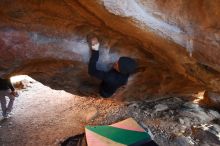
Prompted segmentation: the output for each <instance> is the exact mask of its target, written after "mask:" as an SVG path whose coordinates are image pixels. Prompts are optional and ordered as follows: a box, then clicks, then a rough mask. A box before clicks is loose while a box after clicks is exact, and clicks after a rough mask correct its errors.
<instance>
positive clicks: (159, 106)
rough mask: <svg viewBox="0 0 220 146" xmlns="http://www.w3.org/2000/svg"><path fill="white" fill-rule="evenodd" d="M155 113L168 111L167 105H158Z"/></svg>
mask: <svg viewBox="0 0 220 146" xmlns="http://www.w3.org/2000/svg"><path fill="white" fill-rule="evenodd" d="M154 108H155V112H161V111H165V110H167V109H168V106H167V105H166V104H158V105H156V106H155V107H154Z"/></svg>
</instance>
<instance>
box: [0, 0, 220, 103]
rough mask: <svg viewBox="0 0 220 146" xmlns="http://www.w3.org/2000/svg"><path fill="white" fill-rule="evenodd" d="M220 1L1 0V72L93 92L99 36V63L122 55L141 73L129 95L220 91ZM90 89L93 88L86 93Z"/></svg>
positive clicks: (133, 79)
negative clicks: (92, 43)
mask: <svg viewBox="0 0 220 146" xmlns="http://www.w3.org/2000/svg"><path fill="white" fill-rule="evenodd" d="M219 8H220V3H219V1H218V0H212V1H207V0H195V1H193V2H192V1H189V0H175V1H174V0H170V1H167V0H161V1H156V0H136V1H118V0H96V1H88V0H74V1H70V0H64V1H59V0H48V1H42V0H41V1H38V0H34V1H25V0H15V1H1V2H0V51H1V53H0V58H1V59H0V75H1V76H3V77H6V76H11V75H16V74H27V75H29V76H31V77H33V78H35V79H36V80H38V81H40V82H42V83H44V84H46V85H49V86H50V87H52V88H55V89H64V90H66V91H68V92H71V93H73V94H83V95H84V94H86V95H91V94H93V93H96V92H97V90H98V84H99V81H97V80H96V79H94V78H92V77H90V76H89V75H88V74H87V64H88V60H89V57H90V50H89V47H88V45H87V41H86V36H87V35H88V34H91V33H95V34H97V35H98V37H99V39H100V41H101V56H100V59H99V63H98V68H100V69H103V70H108V69H109V68H110V67H111V64H112V63H113V62H115V61H117V59H118V58H119V57H120V56H130V57H133V58H135V59H137V61H138V63H139V68H138V71H137V73H136V74H135V75H133V76H132V77H131V78H130V81H129V83H128V85H127V86H126V88H125V89H124V90H123V91H120V93H118V95H120V96H123V97H124V98H125V99H127V100H133V99H135V100H136V99H143V98H149V97H155V96H164V97H165V96H182V95H187V94H191V93H196V92H198V91H201V90H208V91H214V92H220V76H219V72H220V61H219V59H218V58H219V56H220V32H219V27H220V23H219V16H220V9H219ZM85 92H88V93H85Z"/></svg>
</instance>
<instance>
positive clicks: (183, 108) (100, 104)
mask: <svg viewBox="0 0 220 146" xmlns="http://www.w3.org/2000/svg"><path fill="white" fill-rule="evenodd" d="M13 112H14V114H13V116H12V117H11V118H9V119H2V120H1V122H0V146H56V145H59V142H60V141H62V140H64V139H65V138H67V137H69V136H73V135H76V134H79V133H82V132H84V127H85V125H105V124H112V123H114V122H117V121H120V120H123V119H126V118H128V117H133V118H134V119H135V120H136V121H138V122H139V123H140V124H141V125H142V126H143V127H145V129H146V130H147V129H148V130H150V133H152V134H153V135H154V139H155V141H156V142H157V143H158V144H159V145H160V146H188V145H189V146H193V145H199V146H200V145H202V146H217V145H220V126H219V125H220V121H219V119H220V115H219V113H218V112H216V111H213V110H209V109H203V108H200V107H199V106H197V105H195V104H193V103H189V102H186V101H183V100H181V99H179V98H168V99H163V100H158V101H152V102H149V101H139V102H132V103H120V102H117V101H114V100H112V99H102V98H98V97H79V96H76V95H72V94H69V93H67V92H65V91H61V90H60V91H57V90H52V89H51V88H49V87H46V86H44V85H42V84H41V83H39V82H36V81H34V82H33V83H30V84H29V87H27V88H26V89H23V90H21V91H20V96H19V97H18V98H17V99H16V101H15V106H14V110H13ZM204 137H206V139H204Z"/></svg>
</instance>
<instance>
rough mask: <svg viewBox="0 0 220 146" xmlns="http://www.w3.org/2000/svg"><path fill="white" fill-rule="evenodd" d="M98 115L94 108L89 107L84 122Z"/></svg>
mask: <svg viewBox="0 0 220 146" xmlns="http://www.w3.org/2000/svg"><path fill="white" fill-rule="evenodd" d="M97 116H98V111H97V109H96V108H90V109H89V111H88V113H87V115H86V122H89V121H93V120H94V119H95V118H96V117H97Z"/></svg>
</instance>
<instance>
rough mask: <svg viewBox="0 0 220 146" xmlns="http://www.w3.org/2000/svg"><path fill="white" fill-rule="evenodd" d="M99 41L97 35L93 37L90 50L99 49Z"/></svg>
mask: <svg viewBox="0 0 220 146" xmlns="http://www.w3.org/2000/svg"><path fill="white" fill-rule="evenodd" d="M99 45H100V44H99V41H98V38H97V37H93V38H92V39H91V48H92V50H95V51H98V50H99Z"/></svg>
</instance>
